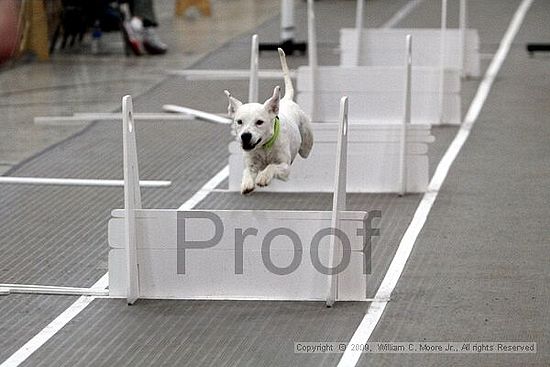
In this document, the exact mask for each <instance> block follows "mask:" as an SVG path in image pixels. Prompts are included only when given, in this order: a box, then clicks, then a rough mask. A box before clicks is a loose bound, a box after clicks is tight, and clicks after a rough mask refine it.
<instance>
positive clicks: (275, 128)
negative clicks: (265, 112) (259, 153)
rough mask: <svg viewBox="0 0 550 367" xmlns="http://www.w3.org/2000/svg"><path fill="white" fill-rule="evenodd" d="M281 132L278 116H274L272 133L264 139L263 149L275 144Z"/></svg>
mask: <svg viewBox="0 0 550 367" xmlns="http://www.w3.org/2000/svg"><path fill="white" fill-rule="evenodd" d="M280 132H281V121H280V120H279V116H275V125H274V126H273V135H272V136H271V138H270V139H269V140H268V141H266V143H265V144H264V145H263V146H262V148H264V149H266V150H267V149H271V147H272V146H273V144H275V141H276V140H277V138H278V137H279V134H280Z"/></svg>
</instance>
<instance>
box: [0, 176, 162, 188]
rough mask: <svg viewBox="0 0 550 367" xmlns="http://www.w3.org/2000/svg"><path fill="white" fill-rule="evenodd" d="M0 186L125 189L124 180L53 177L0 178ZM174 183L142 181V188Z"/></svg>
mask: <svg viewBox="0 0 550 367" xmlns="http://www.w3.org/2000/svg"><path fill="white" fill-rule="evenodd" d="M0 184H5V185H38V186H46V185H49V186H96V187H123V186H124V181H123V180H100V179H87V178H51V177H12V176H2V177H0ZM171 184H172V181H160V180H156V181H155V180H153V181H140V182H139V186H141V187H168V186H170V185H171Z"/></svg>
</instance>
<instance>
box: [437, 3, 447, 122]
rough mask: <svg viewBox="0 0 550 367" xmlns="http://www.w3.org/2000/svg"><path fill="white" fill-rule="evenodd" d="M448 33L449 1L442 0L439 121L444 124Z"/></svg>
mask: <svg viewBox="0 0 550 367" xmlns="http://www.w3.org/2000/svg"><path fill="white" fill-rule="evenodd" d="M446 33H447V0H441V36H440V45H439V46H440V49H439V53H440V59H439V68H440V69H439V121H440V122H441V123H444V122H445V121H444V119H445V116H444V113H443V110H444V109H443V104H444V99H445V97H444V94H445V51H446V47H445V41H446V39H445V38H446Z"/></svg>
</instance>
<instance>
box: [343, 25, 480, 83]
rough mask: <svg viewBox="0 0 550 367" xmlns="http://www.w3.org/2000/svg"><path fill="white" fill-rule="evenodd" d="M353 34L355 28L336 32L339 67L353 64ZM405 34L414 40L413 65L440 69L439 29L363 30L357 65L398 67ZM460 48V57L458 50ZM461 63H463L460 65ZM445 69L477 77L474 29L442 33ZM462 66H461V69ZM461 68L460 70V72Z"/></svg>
mask: <svg viewBox="0 0 550 367" xmlns="http://www.w3.org/2000/svg"><path fill="white" fill-rule="evenodd" d="M357 33H358V32H357V31H356V29H355V28H343V29H341V30H340V47H341V54H340V64H341V66H355V65H356V64H357V62H356V60H357V59H356V58H357V39H358V37H357ZM407 34H410V35H412V37H413V39H414V40H415V42H414V43H415V48H414V53H413V65H415V66H431V67H436V68H438V67H439V66H440V62H441V61H440V42H441V29H421V28H410V29H409V28H391V29H381V28H366V29H363V31H362V34H361V40H362V41H361V47H360V48H359V50H360V51H359V66H380V65H387V66H399V65H402V63H403V58H404V57H405V50H404V49H403V40H404V39H405V36H406V35H407ZM462 46H463V47H464V53H463V56H462V51H461V48H462ZM462 60H463V64H462ZM444 61H445V64H444V65H445V68H446V69H455V70H458V72H459V73H460V72H464V74H465V75H466V76H469V77H480V76H481V66H480V57H479V34H478V31H477V29H466V30H464V32H462V31H461V30H460V29H447V30H446V31H445V60H444ZM462 65H464V66H462ZM462 69H463V70H462Z"/></svg>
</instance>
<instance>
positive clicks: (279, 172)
mask: <svg viewBox="0 0 550 367" xmlns="http://www.w3.org/2000/svg"><path fill="white" fill-rule="evenodd" d="M289 175H290V165H289V164H288V163H279V164H269V165H267V167H266V168H265V169H264V170H263V171H261V172H260V173H258V177H256V184H257V185H258V186H267V185H269V183H270V182H271V180H272V179H273V178H278V179H279V180H282V181H286V180H288V176H289Z"/></svg>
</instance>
